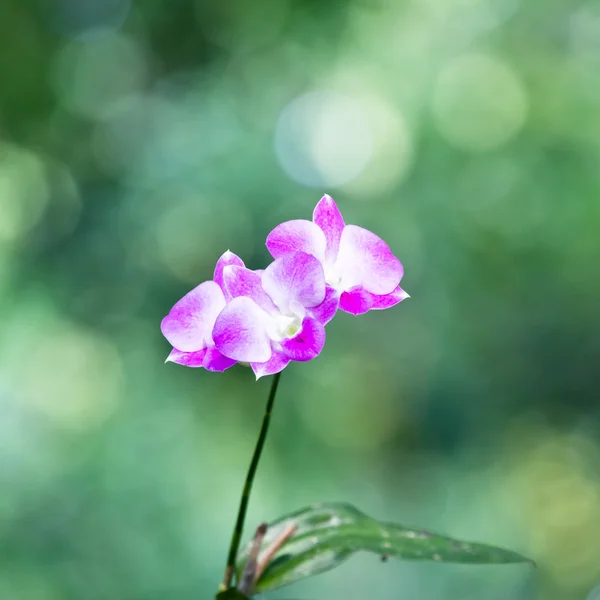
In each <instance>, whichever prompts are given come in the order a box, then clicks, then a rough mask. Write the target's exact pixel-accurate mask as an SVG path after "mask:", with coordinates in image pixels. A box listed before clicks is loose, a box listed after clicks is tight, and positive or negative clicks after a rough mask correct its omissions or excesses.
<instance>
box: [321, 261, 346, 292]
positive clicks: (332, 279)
mask: <svg viewBox="0 0 600 600" xmlns="http://www.w3.org/2000/svg"><path fill="white" fill-rule="evenodd" d="M323 270H324V271H325V282H326V283H328V284H329V285H330V286H331V287H332V288H334V289H336V290H337V289H340V288H341V286H342V274H341V272H340V270H339V269H338V268H336V266H335V264H331V263H329V264H325V265H324V269H323Z"/></svg>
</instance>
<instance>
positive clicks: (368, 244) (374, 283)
mask: <svg viewBox="0 0 600 600" xmlns="http://www.w3.org/2000/svg"><path fill="white" fill-rule="evenodd" d="M335 268H336V270H337V271H338V272H339V273H340V275H341V278H342V288H343V290H344V291H349V290H350V289H351V288H353V287H355V286H362V287H364V288H365V290H366V291H367V292H371V293H372V294H378V295H383V294H389V293H391V292H392V291H394V289H395V288H396V287H397V285H398V284H399V283H400V279H402V275H403V269H402V264H401V263H400V261H399V260H398V259H397V258H396V257H395V256H394V255H393V254H392V251H391V250H390V248H389V246H388V245H387V244H386V243H385V242H384V241H383V240H382V239H381V238H380V237H378V236H376V235H375V234H374V233H372V232H371V231H369V230H368V229H363V228H362V227H357V226H356V225H346V227H344V231H342V237H341V239H340V249H339V252H338V257H337V261H336V264H335Z"/></svg>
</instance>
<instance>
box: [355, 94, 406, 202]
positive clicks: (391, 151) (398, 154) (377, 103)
mask: <svg viewBox="0 0 600 600" xmlns="http://www.w3.org/2000/svg"><path fill="white" fill-rule="evenodd" d="M364 104H365V106H366V108H367V112H368V115H369V121H370V124H371V128H372V132H373V154H372V157H371V159H370V160H369V162H368V164H367V165H366V167H365V169H364V170H363V171H362V172H361V173H360V174H359V175H358V176H357V177H356V179H354V180H352V181H350V182H349V183H348V184H346V186H344V189H345V191H347V192H349V193H350V194H353V195H359V196H361V197H363V198H372V197H374V196H377V195H382V194H384V193H385V192H387V191H388V190H389V189H390V188H393V187H394V186H396V185H398V184H400V183H401V182H402V181H403V180H404V178H405V177H406V176H407V174H408V173H409V172H410V168H411V166H412V164H413V159H414V146H413V139H412V133H411V131H410V129H409V127H408V125H407V122H406V119H405V117H404V115H403V114H402V113H401V112H400V110H398V109H397V108H396V107H393V106H392V105H391V104H389V103H388V102H386V101H385V100H384V99H383V98H380V97H378V96H371V97H368V98H365V100H364Z"/></svg>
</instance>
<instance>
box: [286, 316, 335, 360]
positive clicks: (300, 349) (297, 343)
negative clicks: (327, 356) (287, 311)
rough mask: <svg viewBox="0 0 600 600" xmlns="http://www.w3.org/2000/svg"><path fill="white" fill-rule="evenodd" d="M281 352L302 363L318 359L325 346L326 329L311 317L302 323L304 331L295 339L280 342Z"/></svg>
mask: <svg viewBox="0 0 600 600" xmlns="http://www.w3.org/2000/svg"><path fill="white" fill-rule="evenodd" d="M280 345H281V352H282V353H283V354H284V355H285V356H287V357H288V358H290V359H291V360H296V361H300V362H306V361H308V360H312V359H313V358H316V357H317V356H319V354H320V353H321V350H323V346H324V345H325V327H324V326H323V325H322V324H321V323H319V322H318V321H316V320H315V319H311V318H310V317H307V318H305V319H304V320H303V321H302V329H301V330H300V331H299V332H298V333H297V334H296V335H295V336H294V337H293V338H290V339H287V340H282V341H281V342H280Z"/></svg>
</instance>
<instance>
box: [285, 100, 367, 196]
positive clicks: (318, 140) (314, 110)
mask: <svg viewBox="0 0 600 600" xmlns="http://www.w3.org/2000/svg"><path fill="white" fill-rule="evenodd" d="M372 149H373V131H372V129H371V125H370V122H369V118H368V115H367V113H366V111H365V109H364V107H363V106H362V105H361V104H360V103H359V102H358V101H356V100H354V99H353V98H350V97H348V96H345V95H343V94H340V93H338V92H332V91H316V92H310V93H308V94H305V95H303V96H300V97H299V98H296V99H295V100H294V101H293V102H291V103H290V104H289V105H288V106H286V108H285V109H284V110H283V112H282V113H281V115H280V117H279V120H278V122H277V130H276V133H275V151H276V153H277V158H278V160H279V163H280V165H281V166H282V168H283V169H284V171H285V172H286V173H287V174H288V175H289V176H290V177H291V178H292V179H294V180H295V181H297V182H298V183H301V184H303V185H306V186H310V187H317V188H322V187H324V186H325V187H338V186H340V185H343V184H345V183H348V182H349V181H352V180H353V179H354V178H355V177H356V176H357V175H358V174H359V173H360V172H361V171H362V170H363V169H364V168H365V166H366V164H367V162H368V161H369V159H370V157H371V154H372Z"/></svg>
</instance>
